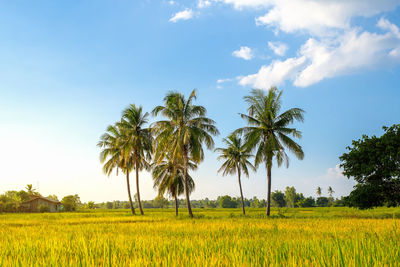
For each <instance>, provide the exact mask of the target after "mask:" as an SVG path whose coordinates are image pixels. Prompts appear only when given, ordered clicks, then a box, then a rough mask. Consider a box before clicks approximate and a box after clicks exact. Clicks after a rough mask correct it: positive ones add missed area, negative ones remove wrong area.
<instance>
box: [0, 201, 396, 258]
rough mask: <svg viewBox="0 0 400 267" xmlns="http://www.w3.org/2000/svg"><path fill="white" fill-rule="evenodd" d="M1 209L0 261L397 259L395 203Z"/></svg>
mask: <svg viewBox="0 0 400 267" xmlns="http://www.w3.org/2000/svg"><path fill="white" fill-rule="evenodd" d="M145 213H146V215H145V216H130V215H129V212H128V210H114V211H93V212H76V213H58V214H1V215H0V266H32V265H33V266H61V265H62V266H69V265H72V266H129V265H130V266H139V265H140V266H399V265H400V235H399V234H400V229H399V225H400V221H399V219H398V218H400V208H379V209H374V210H370V211H357V210H354V209H349V208H310V209H290V210H284V212H282V210H281V212H278V211H277V210H273V212H272V214H273V216H272V217H271V218H268V219H267V218H265V217H264V210H263V209H249V210H248V215H247V216H246V217H243V216H241V215H240V210H239V209H237V210H229V209H210V210H207V209H199V210H195V219H188V218H186V213H184V210H182V211H181V213H184V214H182V215H181V217H179V218H175V217H174V211H173V210H145Z"/></svg>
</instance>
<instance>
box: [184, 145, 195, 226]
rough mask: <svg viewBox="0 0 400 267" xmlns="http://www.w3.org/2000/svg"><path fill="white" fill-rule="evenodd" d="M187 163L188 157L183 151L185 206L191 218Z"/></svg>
mask: <svg viewBox="0 0 400 267" xmlns="http://www.w3.org/2000/svg"><path fill="white" fill-rule="evenodd" d="M187 165H188V158H187V152H186V151H184V153H183V175H184V182H185V183H184V189H185V196H186V206H187V209H188V212H189V216H190V217H191V218H193V212H192V207H191V205H190V199H189V187H188V181H187Z"/></svg>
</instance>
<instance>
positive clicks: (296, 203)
mask: <svg viewBox="0 0 400 267" xmlns="http://www.w3.org/2000/svg"><path fill="white" fill-rule="evenodd" d="M303 200H305V197H304V195H303V193H296V196H295V198H294V206H295V207H300V205H299V203H301V202H302V201H303Z"/></svg>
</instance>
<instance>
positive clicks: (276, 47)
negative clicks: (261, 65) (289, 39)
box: [268, 42, 289, 57]
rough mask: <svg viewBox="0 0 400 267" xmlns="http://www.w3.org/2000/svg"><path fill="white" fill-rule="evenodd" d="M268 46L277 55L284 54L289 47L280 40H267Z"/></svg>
mask: <svg viewBox="0 0 400 267" xmlns="http://www.w3.org/2000/svg"><path fill="white" fill-rule="evenodd" d="M268 47H269V48H270V49H271V50H272V51H274V53H275V54H277V55H278V56H281V57H282V56H284V55H285V54H286V51H287V50H288V49H289V47H288V46H287V45H286V44H284V43H281V42H268Z"/></svg>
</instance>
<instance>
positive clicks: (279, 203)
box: [271, 190, 286, 208]
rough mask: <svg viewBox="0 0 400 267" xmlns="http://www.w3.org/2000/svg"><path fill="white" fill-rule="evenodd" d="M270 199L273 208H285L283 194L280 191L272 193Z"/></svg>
mask: <svg viewBox="0 0 400 267" xmlns="http://www.w3.org/2000/svg"><path fill="white" fill-rule="evenodd" d="M271 199H272V205H273V206H274V207H279V208H282V207H285V206H286V201H285V194H284V193H283V192H282V191H279V190H275V191H274V192H272V194H271Z"/></svg>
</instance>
